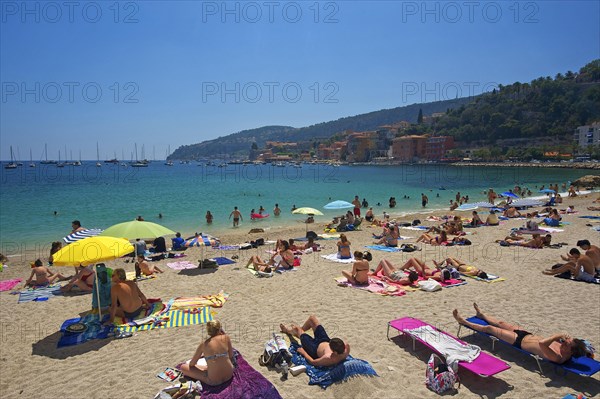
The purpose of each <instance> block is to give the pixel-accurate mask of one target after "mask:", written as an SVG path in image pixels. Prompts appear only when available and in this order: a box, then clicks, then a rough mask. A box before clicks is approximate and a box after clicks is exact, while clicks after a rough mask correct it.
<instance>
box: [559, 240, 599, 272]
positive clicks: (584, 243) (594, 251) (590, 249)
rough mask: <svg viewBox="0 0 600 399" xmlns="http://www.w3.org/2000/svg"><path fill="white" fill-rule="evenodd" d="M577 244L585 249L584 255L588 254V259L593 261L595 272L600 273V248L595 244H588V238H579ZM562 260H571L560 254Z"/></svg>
mask: <svg viewBox="0 0 600 399" xmlns="http://www.w3.org/2000/svg"><path fill="white" fill-rule="evenodd" d="M577 246H578V247H579V248H581V249H583V250H584V251H585V255H586V256H589V257H590V259H591V260H592V261H593V262H594V267H595V268H596V272H597V273H600V248H598V247H597V246H595V245H592V244H590V240H579V241H577ZM561 257H562V258H563V259H564V260H567V261H569V260H572V259H571V258H569V257H568V256H567V258H565V257H564V256H561Z"/></svg>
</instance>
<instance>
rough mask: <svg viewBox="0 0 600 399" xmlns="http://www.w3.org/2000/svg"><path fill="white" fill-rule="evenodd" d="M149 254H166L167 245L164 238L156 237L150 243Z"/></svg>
mask: <svg viewBox="0 0 600 399" xmlns="http://www.w3.org/2000/svg"><path fill="white" fill-rule="evenodd" d="M150 252H154V253H157V254H159V253H162V252H167V243H166V242H165V237H156V238H155V239H154V241H153V242H152V248H151V251H150Z"/></svg>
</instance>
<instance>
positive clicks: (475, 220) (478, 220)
mask: <svg viewBox="0 0 600 399" xmlns="http://www.w3.org/2000/svg"><path fill="white" fill-rule="evenodd" d="M472 215H473V217H472V218H471V222H470V223H469V226H471V227H478V226H481V225H483V220H481V218H480V217H479V215H478V214H477V211H473V213H472Z"/></svg>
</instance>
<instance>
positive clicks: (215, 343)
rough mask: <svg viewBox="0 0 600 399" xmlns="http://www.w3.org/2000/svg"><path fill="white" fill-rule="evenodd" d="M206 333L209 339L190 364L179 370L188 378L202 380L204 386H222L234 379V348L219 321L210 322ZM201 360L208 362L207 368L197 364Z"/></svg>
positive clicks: (197, 351) (202, 344)
mask: <svg viewBox="0 0 600 399" xmlns="http://www.w3.org/2000/svg"><path fill="white" fill-rule="evenodd" d="M206 332H207V333H208V338H207V339H206V340H205V341H204V342H202V343H201V344H200V345H199V346H198V349H196V353H194V356H193V357H192V360H190V362H189V364H188V363H183V364H181V365H179V366H178V367H177V368H179V369H180V370H181V371H182V372H183V375H185V376H186V377H190V378H194V379H196V380H200V382H202V384H206V385H212V386H215V385H220V384H223V383H224V382H227V381H229V380H231V378H233V370H234V364H235V359H234V357H233V346H232V345H231V339H230V338H229V335H227V334H225V332H224V331H223V329H222V327H221V323H220V322H219V321H218V320H211V321H209V322H208V323H207V324H206ZM200 358H204V359H205V360H206V366H204V365H198V364H197V363H198V360H200Z"/></svg>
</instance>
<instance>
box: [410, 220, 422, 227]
mask: <svg viewBox="0 0 600 399" xmlns="http://www.w3.org/2000/svg"><path fill="white" fill-rule="evenodd" d="M420 224H421V219H415V220H413V221H412V225H413V226H419V225H420Z"/></svg>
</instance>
